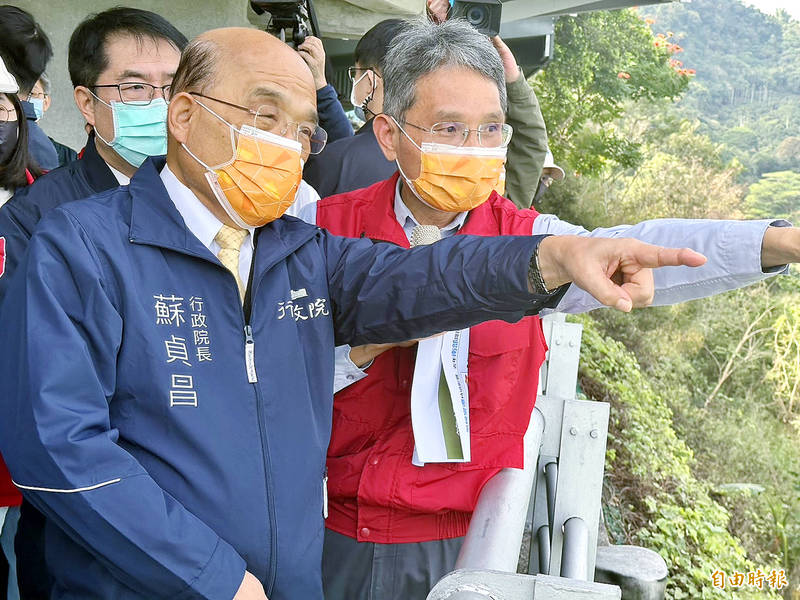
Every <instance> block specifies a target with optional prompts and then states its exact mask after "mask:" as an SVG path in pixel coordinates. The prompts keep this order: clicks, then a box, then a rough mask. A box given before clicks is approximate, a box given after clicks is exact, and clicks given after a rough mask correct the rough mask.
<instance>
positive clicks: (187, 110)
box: [167, 92, 197, 144]
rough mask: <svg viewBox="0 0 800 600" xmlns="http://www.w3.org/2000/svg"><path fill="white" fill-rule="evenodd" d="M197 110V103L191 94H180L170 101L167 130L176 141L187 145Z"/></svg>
mask: <svg viewBox="0 0 800 600" xmlns="http://www.w3.org/2000/svg"><path fill="white" fill-rule="evenodd" d="M196 110H197V103H196V102H195V101H194V98H192V96H191V94H187V93H186V92H180V93H179V94H175V95H174V96H172V97H171V98H170V100H169V110H168V111H167V129H168V130H169V133H170V135H171V136H172V137H173V138H175V141H177V142H178V143H181V144H185V143H186V140H187V138H188V137H189V128H190V124H191V121H192V118H193V117H194V115H195V112H196Z"/></svg>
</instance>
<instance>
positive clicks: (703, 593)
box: [581, 317, 777, 600]
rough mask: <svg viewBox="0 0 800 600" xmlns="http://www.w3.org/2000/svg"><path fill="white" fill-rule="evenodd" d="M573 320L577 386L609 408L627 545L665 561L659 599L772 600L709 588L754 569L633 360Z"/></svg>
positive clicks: (613, 469)
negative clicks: (627, 514)
mask: <svg viewBox="0 0 800 600" xmlns="http://www.w3.org/2000/svg"><path fill="white" fill-rule="evenodd" d="M581 320H582V322H583V325H584V333H583V343H582V347H581V385H582V387H583V389H584V390H586V391H587V392H588V393H589V395H590V396H592V397H594V398H596V399H601V400H608V401H610V402H611V422H610V426H609V427H610V435H609V446H610V451H611V452H613V456H614V459H613V460H610V461H609V462H610V464H609V465H608V472H609V476H610V478H611V479H612V481H614V480H615V479H616V484H617V486H616V487H617V488H618V489H620V490H624V491H623V492H621V495H622V501H623V502H624V503H627V504H629V505H630V508H631V509H632V514H633V515H635V517H634V518H635V519H636V520H637V521H638V522H636V523H635V525H636V527H635V529H634V534H633V539H634V541H635V542H637V543H639V544H641V545H643V546H646V547H649V548H652V549H654V550H656V551H657V552H659V553H660V554H661V555H662V556H663V557H664V559H665V560H666V561H667V564H668V566H669V569H670V577H669V582H668V587H667V598H669V599H680V598H690V599H693V600H694V599H705V598H721V597H728V598H734V597H735V598H749V597H753V598H754V597H756V596H757V597H759V598H763V597H773V598H776V597H777V596H776V595H774V594H765V593H759V594H756V593H754V592H748V590H745V589H743V590H741V591H738V592H733V593H732V592H725V593H723V592H720V591H718V590H714V588H713V587H712V585H711V574H712V573H713V572H714V571H715V570H717V569H722V570H724V571H726V572H728V573H731V572H733V571H739V572H743V571H744V572H746V571H748V570H752V569H754V568H755V566H754V565H753V563H752V562H751V561H750V560H749V559H748V558H747V556H746V554H745V551H744V549H743V548H742V546H741V544H740V542H739V541H738V540H737V539H736V538H735V537H734V536H732V535H731V534H730V533H729V531H728V529H727V527H728V524H729V520H730V516H729V513H728V511H727V510H726V509H725V508H724V507H722V506H721V505H720V504H719V503H717V502H716V501H714V500H713V499H712V497H711V495H710V488H709V486H708V484H707V483H704V482H702V481H700V480H698V479H697V478H696V477H695V476H694V475H693V474H692V465H693V458H692V451H691V450H690V449H689V447H688V446H687V445H686V444H685V443H684V442H683V441H682V440H680V439H679V438H678V437H677V435H676V434H675V430H674V428H673V423H672V419H673V415H672V411H671V410H670V408H669V406H668V404H667V403H666V401H665V400H664V399H663V398H662V397H661V396H660V395H659V394H658V393H657V392H656V391H655V390H654V389H653V387H652V386H651V385H650V383H649V382H648V380H647V378H646V377H644V375H643V374H642V371H641V370H640V368H639V365H638V364H637V361H636V359H635V358H634V357H633V355H632V354H631V353H630V352H628V351H627V350H626V349H625V348H624V347H623V346H622V344H620V343H619V342H616V341H613V340H611V339H609V338H607V337H604V336H603V335H602V334H601V333H600V331H599V330H598V327H597V326H596V324H595V323H594V321H593V320H592V319H591V318H589V317H584V318H582V319H581ZM760 566H761V567H762V568H764V566H765V565H760ZM773 568H774V567H773Z"/></svg>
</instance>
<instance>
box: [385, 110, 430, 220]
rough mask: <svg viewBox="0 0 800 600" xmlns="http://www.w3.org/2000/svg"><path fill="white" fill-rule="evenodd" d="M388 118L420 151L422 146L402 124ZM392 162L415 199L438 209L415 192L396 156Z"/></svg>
mask: <svg viewBox="0 0 800 600" xmlns="http://www.w3.org/2000/svg"><path fill="white" fill-rule="evenodd" d="M389 118H391V119H392V121H394V124H395V125H397V128H398V129H399V130H400V131H401V132H402V133H403V135H405V136H406V137H407V138H408V141H409V142H411V143H412V144H414V146H415V147H416V148H417V149H418V150H419V151H420V152H422V148H420V147H419V146H418V145H417V142H415V141H414V140H413V139H412V138H411V136H410V135H408V133H406V130H405V129H403V128H402V126H401V125H400V123H398V122H397V119H395V118H394V117H393V116H392V115H389ZM394 162H395V164H396V165H397V170H398V171H400V176H401V177H402V178H403V181H404V182H405V184H406V185H407V186H408V189H409V190H411V193H412V194H414V197H415V198H416V199H417V200H419V201H420V202H422V203H423V204H424V205H425V206H427V207H428V208H431V209H433V210H439V209H438V208H436V207H435V206H431V205H430V204H428V203H427V202H425V200H424V199H423V198H422V196H420V195H419V192H417V188H416V187H415V186H414V183H413V182H412V181H411V180H410V179H409V178H408V177H406V174H405V172H403V167H401V166H400V161H399V160H398V159H397V158H396V157H395V159H394ZM420 162H422V158H421V157H420Z"/></svg>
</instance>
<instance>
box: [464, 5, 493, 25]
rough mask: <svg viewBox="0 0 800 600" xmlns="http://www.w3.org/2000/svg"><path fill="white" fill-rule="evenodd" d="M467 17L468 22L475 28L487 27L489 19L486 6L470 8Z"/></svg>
mask: <svg viewBox="0 0 800 600" xmlns="http://www.w3.org/2000/svg"><path fill="white" fill-rule="evenodd" d="M465 16H466V18H467V22H468V23H469V24H470V25H472V26H473V27H480V26H482V25H485V24H486V22H487V21H488V19H489V15H488V14H487V11H486V7H484V6H470V7H469V8H468V9H467V14H466V15H465Z"/></svg>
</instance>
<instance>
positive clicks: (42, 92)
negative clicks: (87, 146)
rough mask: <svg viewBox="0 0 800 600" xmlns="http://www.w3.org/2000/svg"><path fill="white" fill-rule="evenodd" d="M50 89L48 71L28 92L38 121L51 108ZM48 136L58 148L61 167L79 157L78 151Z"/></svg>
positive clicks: (29, 100)
mask: <svg viewBox="0 0 800 600" xmlns="http://www.w3.org/2000/svg"><path fill="white" fill-rule="evenodd" d="M50 90H51V85H50V77H48V75H47V73H42V76H41V77H39V81H37V82H36V85H34V86H33V89H32V90H31V93H30V94H28V102H30V103H31V104H32V105H33V111H34V114H35V115H36V122H37V123H38V122H39V120H40V119H41V118H42V117H43V116H44V114H45V113H46V112H47V111H48V110H49V109H50V105H51V104H52V102H53V97H52V96H51V95H50ZM47 137H48V138H49V139H50V141H51V142H52V143H53V147H55V149H56V153H57V154H58V166H59V167H63V166H64V165H66V164H69V163H71V162H72V161H73V160H76V159H77V158H78V153H77V152H75V150H73V149H72V148H70V147H69V146H66V145H64V144H62V143H61V142H57V141H56V140H54V139H53V138H52V137H50V136H47Z"/></svg>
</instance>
